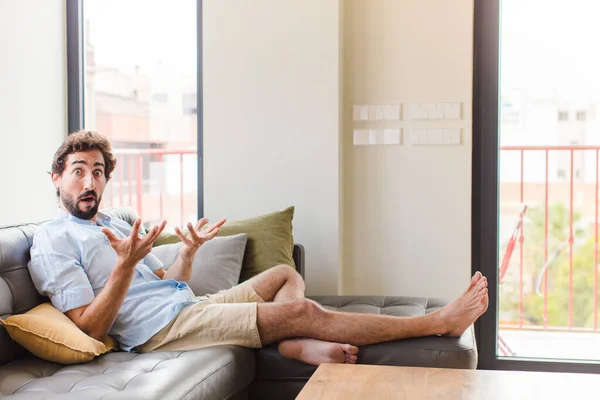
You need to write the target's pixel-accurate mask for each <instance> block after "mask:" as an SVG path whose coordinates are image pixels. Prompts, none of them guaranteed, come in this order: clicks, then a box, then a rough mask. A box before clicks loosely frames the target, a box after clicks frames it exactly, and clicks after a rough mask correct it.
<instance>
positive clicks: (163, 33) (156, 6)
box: [83, 0, 197, 73]
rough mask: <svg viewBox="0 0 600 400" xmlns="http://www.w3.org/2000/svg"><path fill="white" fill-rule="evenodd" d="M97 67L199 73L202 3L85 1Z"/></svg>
mask: <svg viewBox="0 0 600 400" xmlns="http://www.w3.org/2000/svg"><path fill="white" fill-rule="evenodd" d="M83 8H84V11H83V12H84V18H85V19H86V20H88V21H89V29H90V32H89V35H90V37H89V38H90V41H91V43H92V44H93V45H94V46H95V58H96V64H98V65H102V66H111V67H117V68H119V69H120V70H122V71H124V72H133V71H134V67H135V65H139V66H140V71H141V72H152V71H153V69H154V68H156V66H157V65H158V64H159V63H161V62H162V63H163V68H164V67H165V66H166V67H167V68H168V69H169V70H170V71H173V72H175V73H178V72H179V73H195V71H196V58H197V51H196V42H197V41H196V25H197V23H196V0H168V1H164V0H84V2H83Z"/></svg>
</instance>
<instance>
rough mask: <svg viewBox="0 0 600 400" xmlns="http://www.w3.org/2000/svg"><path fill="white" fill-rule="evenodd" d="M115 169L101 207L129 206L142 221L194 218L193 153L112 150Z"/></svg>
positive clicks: (195, 208) (195, 211)
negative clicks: (115, 164)
mask: <svg viewBox="0 0 600 400" xmlns="http://www.w3.org/2000/svg"><path fill="white" fill-rule="evenodd" d="M113 154H114V155H115V157H116V158H117V167H116V169H115V171H114V172H113V174H112V178H111V180H110V181H109V183H108V185H107V187H106V189H105V191H104V196H103V198H102V207H113V206H131V207H133V208H134V209H135V210H136V211H137V212H138V213H139V215H140V216H141V217H142V219H143V221H144V222H145V223H147V224H150V225H152V224H154V223H157V222H159V221H162V220H163V219H167V221H168V222H169V223H170V224H179V226H183V225H184V223H186V222H188V220H191V217H193V218H195V216H196V214H197V178H196V177H197V171H198V168H197V152H196V150H194V149H190V150H155V149H148V150H143V149H114V150H113Z"/></svg>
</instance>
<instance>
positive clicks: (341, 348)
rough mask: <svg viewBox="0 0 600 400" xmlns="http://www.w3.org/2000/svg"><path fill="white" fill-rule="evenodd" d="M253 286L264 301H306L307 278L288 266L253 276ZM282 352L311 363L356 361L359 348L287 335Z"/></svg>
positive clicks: (288, 356) (282, 342)
mask: <svg viewBox="0 0 600 400" xmlns="http://www.w3.org/2000/svg"><path fill="white" fill-rule="evenodd" d="M249 282H250V284H251V285H252V288H253V289H254V291H255V292H256V294H258V295H259V296H260V297H261V298H262V299H263V300H265V301H267V302H273V303H278V304H295V303H296V302H298V301H302V300H305V297H304V289H305V285H304V280H303V279H302V277H301V276H300V275H299V274H298V273H297V272H296V271H294V269H293V268H291V267H289V266H287V265H279V266H277V267H274V268H270V269H268V270H267V271H265V272H263V273H262V274H260V275H257V276H255V277H253V278H252V279H250V281H249ZM279 353H280V354H281V355H283V356H284V357H287V358H294V359H297V360H300V361H303V362H306V363H308V364H313V365H319V364H321V363H347V364H354V363H356V360H357V356H356V354H357V353H358V348H357V347H356V346H352V345H351V344H348V343H336V342H331V341H324V340H317V339H312V338H288V339H287V340H283V341H281V342H280V343H279Z"/></svg>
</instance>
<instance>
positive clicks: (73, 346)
mask: <svg viewBox="0 0 600 400" xmlns="http://www.w3.org/2000/svg"><path fill="white" fill-rule="evenodd" d="M0 323H2V324H3V325H4V327H5V328H6V330H7V331H8V333H9V335H10V337H11V338H13V339H14V340H15V342H17V343H19V344H20V345H21V346H23V347H25V348H26V349H27V350H29V351H30V352H31V353H33V354H35V355H36V356H38V357H40V358H42V359H44V360H47V361H54V362H57V363H61V364H78V363H82V362H87V361H90V360H93V359H94V357H96V356H99V355H101V354H104V353H107V352H108V351H110V350H115V349H117V348H118V344H117V342H116V341H115V340H114V339H113V338H111V337H110V336H107V337H106V340H105V341H104V343H103V342H100V341H98V340H96V339H94V338H92V337H90V336H88V335H86V334H85V333H84V332H83V331H81V329H79V327H78V326H77V325H75V323H74V322H73V321H71V320H70V319H69V317H67V316H66V315H65V314H63V313H62V312H60V311H58V310H57V309H56V308H54V307H53V306H52V304H50V303H43V304H40V305H39V306H37V307H34V308H33V309H31V310H29V311H27V312H26V313H24V314H17V315H13V316H11V317H8V318H7V319H6V320H5V321H4V320H2V319H0Z"/></svg>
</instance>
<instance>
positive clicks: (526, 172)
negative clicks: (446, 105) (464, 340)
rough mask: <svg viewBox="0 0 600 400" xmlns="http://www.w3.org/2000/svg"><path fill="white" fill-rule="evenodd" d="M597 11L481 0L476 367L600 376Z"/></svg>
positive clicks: (580, 1) (585, 6) (578, 4)
mask: <svg viewBox="0 0 600 400" xmlns="http://www.w3.org/2000/svg"><path fill="white" fill-rule="evenodd" d="M540 10H543V14H544V16H543V17H541V18H540V15H541V14H540ZM599 10H600V7H599V6H598V5H597V4H596V3H594V2H589V1H586V0H573V1H562V2H545V1H543V0H528V1H526V2H520V1H518V0H476V1H475V51H474V57H475V59H474V94H473V104H474V110H473V219H472V220H473V232H472V238H473V245H472V246H473V254H472V255H473V268H474V269H481V270H482V272H484V274H485V275H487V276H488V279H489V283H490V285H489V294H490V307H489V310H488V312H487V313H485V314H484V315H483V316H482V318H481V319H480V321H479V323H478V325H477V333H478V344H479V350H480V353H479V355H480V359H479V361H480V363H479V367H480V368H484V369H486V368H494V369H527V370H549V371H570V372H595V373H597V372H598V371H600V365H599V364H598V361H599V360H600V352H599V351H598V350H597V349H598V348H599V344H600V335H599V333H600V323H599V321H600V312H599V310H600V300H599V293H600V279H599V276H600V272H599V268H598V266H599V265H600V262H599V260H600V250H599V249H600V245H599V243H600V230H599V226H600V223H599V221H600V217H599V215H600V214H599V210H600V208H599V196H598V193H599V188H600V186H599V185H600V184H599V182H600V172H599V171H600V169H599V167H598V166H599V165H600V161H599V160H600V135H599V132H600V130H599V129H598V122H597V120H596V118H595V110H596V108H597V107H598V104H600V96H599V92H598V90H597V88H598V74H597V70H598V66H599V65H600V63H599V59H598V57H596V56H595V55H594V53H593V52H591V53H590V51H589V49H590V48H591V47H593V45H594V40H593V39H594V38H595V37H597V36H596V35H595V34H594V32H596V31H598V30H599V29H598V27H597V25H595V24H594V23H593V19H594V16H595V15H597V12H598V11H599ZM532 23H533V25H532ZM534 25H535V29H532V26H534ZM556 26H560V27H562V28H563V29H556ZM572 60H578V62H577V63H573V62H572ZM516 111H518V113H519V115H520V118H519V121H518V123H515V122H514V121H513V120H511V119H509V118H506V116H507V115H511V114H513V113H515V112H516ZM524 206H527V207H524Z"/></svg>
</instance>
